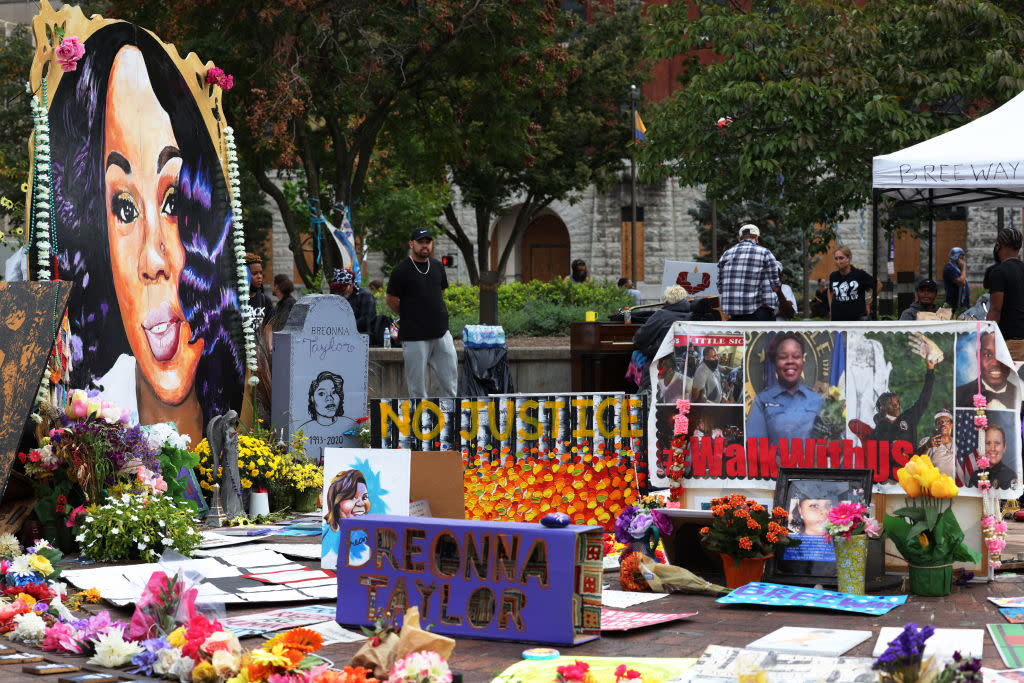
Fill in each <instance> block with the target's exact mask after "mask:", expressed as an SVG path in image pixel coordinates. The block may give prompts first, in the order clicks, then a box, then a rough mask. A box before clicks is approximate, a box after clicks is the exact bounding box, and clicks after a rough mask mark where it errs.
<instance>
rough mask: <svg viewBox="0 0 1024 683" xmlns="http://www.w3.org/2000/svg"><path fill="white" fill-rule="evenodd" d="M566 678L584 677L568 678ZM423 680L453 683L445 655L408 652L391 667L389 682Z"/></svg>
mask: <svg viewBox="0 0 1024 683" xmlns="http://www.w3.org/2000/svg"><path fill="white" fill-rule="evenodd" d="M576 664H577V665H579V664H581V662H579V661H577V662H576ZM583 666H586V664H583ZM562 668H563V667H559V668H558V673H562ZM585 671H586V670H585V669H584V672H585ZM565 680H582V679H568V678H566V679H565ZM423 681H430V683H451V681H452V672H451V670H450V669H449V668H448V662H446V661H445V660H444V657H442V656H441V655H439V654H437V653H436V652H431V651H429V650H427V651H423V652H413V653H411V654H408V655H406V656H405V657H403V658H402V659H399V660H398V661H397V662H395V665H394V666H393V667H391V675H390V676H389V677H388V680H387V683H423Z"/></svg>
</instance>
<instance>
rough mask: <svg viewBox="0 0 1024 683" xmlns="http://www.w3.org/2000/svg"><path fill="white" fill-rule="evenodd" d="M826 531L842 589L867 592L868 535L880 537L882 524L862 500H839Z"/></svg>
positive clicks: (827, 523) (829, 516)
mask: <svg viewBox="0 0 1024 683" xmlns="http://www.w3.org/2000/svg"><path fill="white" fill-rule="evenodd" d="M825 531H826V532H827V533H828V536H829V538H830V539H832V542H833V544H834V545H835V551H836V573H837V574H838V578H839V592H840V593H853V594H854V595H864V573H865V569H866V567H867V561H868V538H879V537H881V535H882V525H881V524H879V523H878V520H877V519H875V518H873V517H871V516H870V515H869V514H868V506H867V505H865V504H864V503H862V502H859V501H853V502H846V503H840V504H839V505H836V506H835V507H833V508H832V509H831V510H829V512H828V521H827V522H825Z"/></svg>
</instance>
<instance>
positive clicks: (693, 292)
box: [661, 261, 718, 296]
mask: <svg viewBox="0 0 1024 683" xmlns="http://www.w3.org/2000/svg"><path fill="white" fill-rule="evenodd" d="M672 285H679V286H680V287H682V288H683V289H685V290H686V293H687V294H689V295H690V296H718V264H717V263H700V262H698V261H665V270H663V271H662V275H661V291H663V292H664V291H665V290H666V289H667V288H669V287H671V286H672Z"/></svg>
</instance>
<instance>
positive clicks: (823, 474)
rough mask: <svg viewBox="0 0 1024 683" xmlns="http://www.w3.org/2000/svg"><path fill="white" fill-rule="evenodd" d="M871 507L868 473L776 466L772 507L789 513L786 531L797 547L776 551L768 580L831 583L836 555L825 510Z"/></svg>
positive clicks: (857, 470)
mask: <svg viewBox="0 0 1024 683" xmlns="http://www.w3.org/2000/svg"><path fill="white" fill-rule="evenodd" d="M855 501H859V502H863V503H864V504H865V505H870V504H871V470H868V469H863V470H860V469H848V470H847V469H832V468H812V467H780V468H779V478H778V481H777V482H776V485H775V500H774V505H775V507H781V508H783V509H784V510H786V512H788V513H789V532H790V536H791V537H792V538H799V539H800V541H801V543H800V545H798V546H796V547H795V548H785V549H783V550H780V551H778V552H776V554H775V561H774V562H772V563H770V567H771V568H770V576H769V578H768V579H767V580H768V581H776V580H778V581H779V582H781V583H796V584H807V585H814V584H818V583H820V584H830V583H831V584H835V583H836V582H837V580H836V553H835V548H834V546H833V545H832V542H831V539H830V538H829V537H828V534H827V533H826V532H825V522H827V521H828V513H829V510H831V509H832V507H833V506H835V505H838V504H839V503H846V502H855Z"/></svg>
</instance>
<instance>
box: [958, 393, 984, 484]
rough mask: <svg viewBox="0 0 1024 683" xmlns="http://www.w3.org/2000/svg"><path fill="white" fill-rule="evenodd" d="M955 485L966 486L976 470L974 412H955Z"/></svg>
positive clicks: (976, 444)
mask: <svg viewBox="0 0 1024 683" xmlns="http://www.w3.org/2000/svg"><path fill="white" fill-rule="evenodd" d="M953 428H954V432H953V433H954V434H955V435H956V485H957V486H966V485H967V482H969V481H970V480H971V475H972V474H974V472H975V470H977V469H978V430H977V429H975V427H974V411H973V410H958V411H956V423H955V424H954V427H953Z"/></svg>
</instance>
